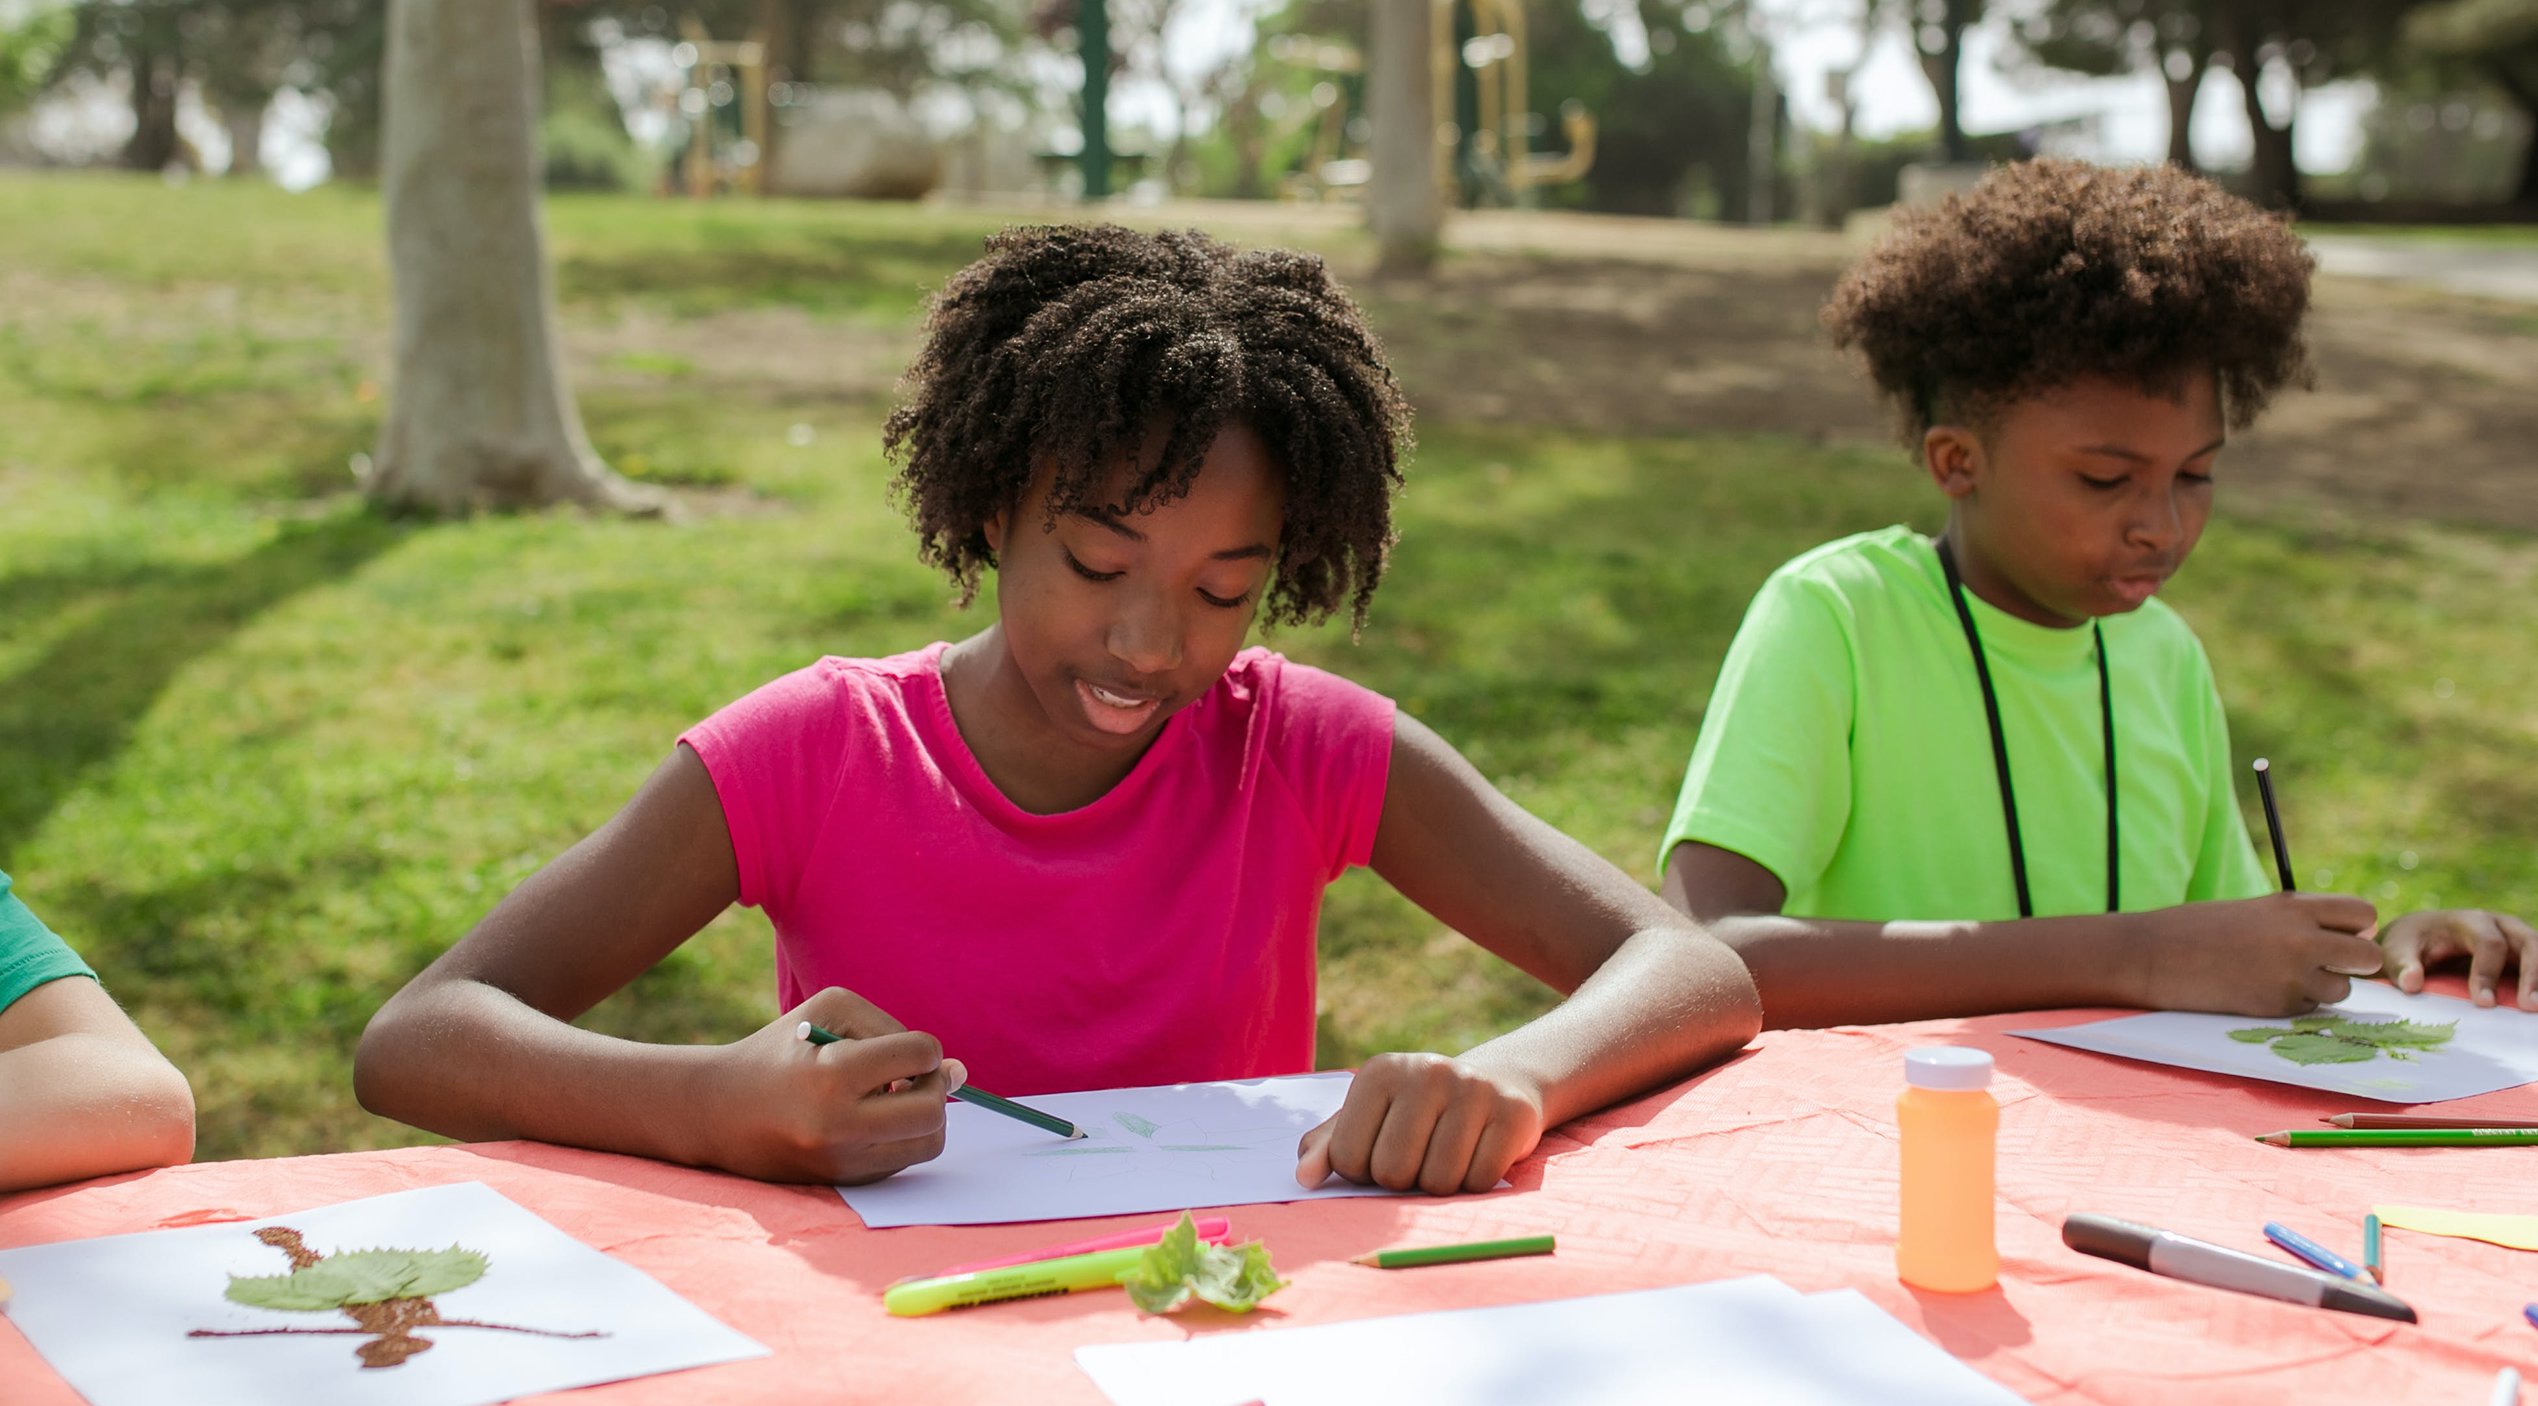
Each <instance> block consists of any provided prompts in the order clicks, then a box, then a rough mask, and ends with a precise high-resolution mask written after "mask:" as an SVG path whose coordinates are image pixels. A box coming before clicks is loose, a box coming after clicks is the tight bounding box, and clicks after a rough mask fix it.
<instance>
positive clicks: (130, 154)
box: [123, 45, 184, 171]
mask: <svg viewBox="0 0 2538 1406" xmlns="http://www.w3.org/2000/svg"><path fill="white" fill-rule="evenodd" d="M131 71H132V140H131V141H129V142H126V143H125V144H124V148H123V164H124V165H126V166H129V167H131V168H132V169H133V170H136V171H164V170H166V169H167V168H168V167H169V166H171V165H173V164H175V161H176V154H177V151H178V149H179V142H178V139H177V135H176V91H177V86H178V84H179V82H180V81H181V80H182V79H183V77H184V68H183V66H182V64H181V62H180V61H179V60H178V58H177V56H176V55H175V54H173V53H168V52H165V51H163V50H160V49H158V48H155V47H143V46H138V45H136V46H135V47H134V48H133V50H132V69H131Z"/></svg>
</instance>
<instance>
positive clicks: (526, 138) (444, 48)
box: [364, 0, 669, 514]
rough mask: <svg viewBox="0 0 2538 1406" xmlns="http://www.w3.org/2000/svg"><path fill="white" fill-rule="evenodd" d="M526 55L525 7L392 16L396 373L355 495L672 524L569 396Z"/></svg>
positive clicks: (439, 2)
mask: <svg viewBox="0 0 2538 1406" xmlns="http://www.w3.org/2000/svg"><path fill="white" fill-rule="evenodd" d="M536 44H537V31H536V29H535V28H534V25H533V21H532V19H531V16H530V13H529V6H528V4H527V0H390V3H389V8H388V45H387V75H386V96H385V100H384V109H385V116H384V124H385V127H386V131H385V134H384V147H385V150H384V151H383V153H382V157H381V162H380V166H381V186H382V189H383V191H384V193H385V195H386V198H387V218H388V265H389V271H390V275H391V278H392V281H393V282H394V284H395V287H396V333H395V346H394V367H395V369H394V376H393V380H392V382H391V393H390V398H389V406H388V423H387V428H386V430H385V431H384V432H383V433H382V435H381V437H380V441H379V454H378V460H377V464H376V467H375V468H374V470H373V471H372V473H371V475H370V477H369V480H368V482H367V483H366V484H365V485H364V486H365V488H366V489H367V491H368V492H369V494H370V496H371V498H372V499H373V500H374V501H377V502H379V503H381V504H383V505H386V506H390V507H394V508H399V509H406V510H419V511H424V512H432V513H459V512H467V511H471V510H474V509H478V508H519V507H534V506H540V505H544V504H550V503H564V502H570V503H581V504H586V505H588V506H591V507H596V508H605V509H610V510H614V511H622V512H636V513H646V514H658V513H662V512H665V511H666V510H667V509H668V506H669V500H668V497H667V495H665V494H663V493H661V492H660V491H659V490H657V489H652V488H646V487H642V486H639V485H636V484H631V483H628V482H626V481H625V480H624V479H621V478H619V477H618V476H617V475H616V474H614V473H612V472H610V471H609V469H608V467H607V466H606V465H605V464H602V463H601V462H600V461H599V456H598V455H597V454H596V453H594V452H593V451H592V449H591V447H590V441H589V440H588V438H586V437H585V436H584V435H583V433H582V422H581V415H580V413H579V412H578V411H577V410H576V409H575V408H574V405H573V398H572V391H571V389H570V387H569V386H568V385H567V384H566V382H565V380H564V375H563V368H562V366H561V364H560V361H561V358H560V356H559V354H558V348H557V345H556V338H555V294H554V289H553V287H552V285H551V284H550V283H549V282H548V279H547V272H546V252H545V241H544V235H543V232H542V230H541V220H540V216H539V206H538V160H537V131H536V127H537V122H536V112H537V107H536V94H537V90H538V72H537V48H536Z"/></svg>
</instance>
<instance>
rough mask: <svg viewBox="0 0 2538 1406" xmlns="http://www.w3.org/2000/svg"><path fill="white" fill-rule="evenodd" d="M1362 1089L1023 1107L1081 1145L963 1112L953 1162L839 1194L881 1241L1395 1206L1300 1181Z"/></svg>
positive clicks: (1262, 1085) (955, 1112)
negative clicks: (1311, 1139)
mask: <svg viewBox="0 0 2538 1406" xmlns="http://www.w3.org/2000/svg"><path fill="white" fill-rule="evenodd" d="M1349 1078H1350V1076H1349V1075H1348V1074H1346V1073H1344V1072H1342V1073H1329V1074H1295V1075H1289V1076H1287V1077H1285V1078H1280V1079H1243V1080H1237V1081H1233V1082H1228V1083H1217V1084H1165V1085H1160V1086H1157V1087H1154V1088H1145V1089H1097V1090H1094V1091H1091V1092H1088V1093H1072V1094H1045V1095H1040V1096H1035V1097H1032V1098H1028V1099H1024V1100H1022V1102H1024V1103H1027V1104H1029V1105H1030V1106H1032V1107H1033V1108H1036V1109H1039V1110H1040V1111H1042V1112H1044V1113H1053V1114H1055V1115H1057V1116H1058V1117H1060V1118H1064V1119H1065V1120H1067V1121H1068V1122H1070V1123H1073V1124H1074V1125H1075V1126H1077V1127H1079V1128H1082V1129H1083V1130H1084V1134H1085V1135H1084V1136H1083V1137H1082V1138H1078V1139H1072V1140H1070V1139H1066V1138H1061V1137H1058V1136H1056V1135H1054V1134H1051V1133H1046V1132H1043V1131H1041V1130H1040V1129H1038V1128H1035V1127H1032V1126H1031V1125H1030V1124H1028V1123H1022V1122H1018V1121H1016V1120H1014V1119H1012V1118H1008V1117H1005V1116H1004V1115H1003V1114H1001V1113H990V1112H988V1111H987V1110H986V1109H984V1108H979V1107H976V1106H974V1105H972V1104H966V1103H955V1104H953V1105H952V1106H951V1107H950V1108H949V1109H948V1110H946V1112H945V1117H944V1121H945V1123H946V1124H947V1126H946V1128H945V1130H944V1135H943V1154H942V1155H941V1156H939V1157H937V1158H935V1159H934V1160H933V1161H931V1162H923V1163H919V1164H918V1165H916V1166H913V1167H910V1168H908V1169H907V1170H905V1171H903V1172H899V1173H897V1174H895V1175H893V1176H891V1177H889V1178H887V1179H885V1180H882V1181H877V1182H874V1183H872V1184H871V1185H869V1186H841V1187H839V1188H838V1189H837V1194H838V1195H840V1196H843V1197H845V1198H846V1204H847V1205H849V1206H851V1207H853V1208H854V1210H855V1214H856V1215H858V1216H861V1217H862V1218H863V1222H864V1224H865V1225H868V1226H870V1227H872V1228H873V1229H875V1230H884V1229H888V1228H889V1227H892V1226H900V1225H997V1224H1001V1223H1003V1222H1006V1221H1024V1220H1070V1219H1073V1218H1075V1217H1078V1216H1116V1215H1127V1214H1130V1213H1132V1212H1138V1211H1189V1210H1197V1209H1199V1208H1201V1207H1205V1206H1256V1205H1261V1204H1264V1203H1267V1202H1272V1201H1310V1200H1315V1199H1318V1198H1323V1197H1332V1196H1389V1195H1391V1194H1393V1193H1391V1192H1388V1191H1385V1190H1383V1189H1381V1188H1379V1187H1372V1186H1356V1185H1352V1184H1349V1183H1346V1182H1342V1181H1340V1180H1339V1179H1338V1178H1336V1177H1334V1178H1332V1179H1331V1180H1330V1181H1329V1182H1327V1183H1325V1184H1324V1185H1322V1186H1321V1187H1319V1188H1316V1189H1314V1190H1310V1191H1308V1190H1306V1189H1305V1188H1303V1187H1301V1186H1298V1185H1296V1183H1295V1144H1296V1139H1298V1138H1300V1137H1302V1136H1304V1134H1305V1132H1306V1130H1308V1129H1310V1128H1311V1127H1312V1126H1313V1125H1314V1124H1316V1123H1319V1122H1321V1121H1322V1120H1323V1119H1325V1118H1328V1117H1330V1116H1331V1115H1332V1114H1333V1113H1336V1112H1338V1111H1339V1106H1340V1100H1342V1099H1344V1098H1346V1097H1347V1096H1348V1084H1349Z"/></svg>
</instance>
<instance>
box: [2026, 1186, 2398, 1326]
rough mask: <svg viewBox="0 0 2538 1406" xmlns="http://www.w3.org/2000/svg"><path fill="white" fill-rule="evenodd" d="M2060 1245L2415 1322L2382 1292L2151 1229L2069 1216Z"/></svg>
mask: <svg viewBox="0 0 2538 1406" xmlns="http://www.w3.org/2000/svg"><path fill="white" fill-rule="evenodd" d="M2062 1243H2063V1244H2065V1245H2068V1246H2070V1247H2071V1248H2072V1249H2074V1250H2077V1251H2079V1252H2080V1253H2082V1254H2084V1255H2096V1256H2097V1257H2099V1258H2100V1259H2110V1260H2117V1261H2120V1262H2122V1263H2124V1264H2128V1265H2131V1266H2132V1267H2133V1268H2135V1269H2146V1270H2149V1271H2150V1272H2151V1273H2153V1274H2162V1275H2166V1276H2167V1277H2168V1278H2170V1279H2183V1280H2186V1281H2187V1282H2189V1283H2194V1284H2209V1285H2211V1286H2212V1287H2213V1288H2216V1289H2235V1290H2237V1291H2238V1292H2240V1293H2242V1294H2256V1295H2259V1296H2261V1297H2264V1298H2269V1299H2281V1300H2282V1301H2283V1302H2285V1303H2299V1304H2309V1305H2312V1306H2314V1307H2317V1308H2333V1309H2341V1310H2343V1311H2344V1312H2346V1313H2367V1314H2369V1315H2370V1316H2372V1317H2374V1318H2394V1319H2396V1320H2397V1321H2398V1322H2400V1323H2412V1322H2414V1321H2415V1311H2414V1310H2413V1309H2412V1308H2410V1307H2408V1306H2407V1304H2406V1301H2405V1300H2403V1299H2400V1298H2398V1297H2397V1296H2396V1295H2394V1294H2391V1293H2389V1292H2387V1291H2386V1290H2384V1289H2375V1288H2372V1287H2371V1286H2370V1285H2368V1284H2356V1283H2354V1282H2353V1281H2352V1280H2350V1279H2344V1278H2340V1277H2338V1276H2336V1275H2332V1274H2320V1273H2318V1272H2317V1271H2316V1270H2312V1269H2299V1268H2296V1267H2294V1266H2292V1265H2287V1264H2284V1263H2283V1262H2282V1261H2280V1260H2272V1259H2266V1258H2264V1257H2263V1256H2261V1255H2250V1254H2243V1253H2241V1252H2239V1251H2237V1250H2233V1249H2230V1248H2228V1247H2227V1246H2223V1245H2215V1244H2212V1243H2210V1242H2209V1241H2204V1240H2190V1239H2188V1238H2186V1237H2185V1236H2182V1235H2178V1234H2176V1233H2174V1232H2172V1231H2166V1230H2155V1229H2152V1228H2151V1227H2149V1226H2146V1225H2136V1224H2135V1223H2133V1222H2131V1221H2128V1220H2117V1219H2116V1218H2115V1217H2113V1216H2093V1215H2088V1214H2085V1213H2084V1214H2080V1215H2074V1216H2071V1217H2069V1218H2068V1219H2066V1220H2064V1221H2063V1222H2062Z"/></svg>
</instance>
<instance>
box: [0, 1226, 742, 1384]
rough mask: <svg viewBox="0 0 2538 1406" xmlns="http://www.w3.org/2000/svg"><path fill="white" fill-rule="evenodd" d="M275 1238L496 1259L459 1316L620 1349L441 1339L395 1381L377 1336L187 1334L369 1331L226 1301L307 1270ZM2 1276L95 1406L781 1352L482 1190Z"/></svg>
mask: <svg viewBox="0 0 2538 1406" xmlns="http://www.w3.org/2000/svg"><path fill="white" fill-rule="evenodd" d="M266 1226H288V1227H290V1228H291V1229H294V1230H297V1231H299V1232H300V1233H301V1236H302V1238H303V1242H304V1243H305V1244H306V1246H307V1248H308V1249H309V1250H310V1251H311V1252H313V1253H317V1254H320V1255H327V1254H333V1253H336V1252H338V1251H343V1250H366V1249H396V1250H438V1249H444V1248H446V1247H448V1246H450V1245H452V1244H456V1245H460V1246H463V1247H465V1248H467V1249H470V1250H474V1251H476V1252H477V1253H479V1254H481V1255H483V1256H485V1258H486V1260H487V1261H488V1263H487V1267H486V1269H485V1273H484V1277H482V1278H480V1279H478V1280H477V1281H476V1282H474V1283H472V1284H469V1285H466V1286H464V1287H462V1288H458V1289H453V1290H450V1291H449V1292H447V1293H443V1294H438V1295H435V1296H434V1297H433V1304H434V1307H435V1309H436V1310H437V1311H438V1313H439V1314H440V1316H441V1317H442V1318H444V1319H450V1318H464V1319H472V1320H475V1321H478V1322H485V1323H501V1324H509V1325H514V1326H517V1327H527V1328H542V1329H547V1330H550V1331H561V1332H592V1331H596V1332H603V1333H605V1334H606V1335H607V1336H605V1337H596V1338H560V1337H541V1336H534V1335H531V1334H528V1333H516V1332H503V1331H497V1330H492V1329H485V1328H453V1327H446V1326H444V1327H431V1328H423V1329H419V1330H417V1331H418V1333H419V1335H420V1336H422V1337H424V1338H427V1339H429V1340H430V1341H431V1343H432V1347H431V1348H430V1349H429V1350H427V1351H424V1352H420V1353H417V1354H415V1355H414V1356H412V1357H409V1358H407V1359H406V1360H405V1361H404V1362H402V1363H399V1364H397V1365H396V1366H393V1367H379V1368H365V1367H363V1366H362V1365H361V1361H360V1359H359V1358H358V1357H356V1356H355V1355H354V1352H355V1350H356V1349H357V1348H359V1347H360V1346H361V1344H363V1343H365V1342H368V1341H370V1340H371V1337H372V1335H370V1334H367V1333H364V1332H361V1331H359V1330H355V1331H353V1332H347V1333H334V1334H313V1333H302V1332H294V1333H287V1334H283V1333H268V1334H262V1335H259V1336H254V1337H231V1338H196V1337H189V1336H187V1335H188V1334H189V1333H191V1332H192V1331H193V1330H194V1329H197V1328H205V1329H213V1330H219V1331H236V1330H239V1329H270V1328H293V1329H309V1328H328V1329H338V1328H344V1329H349V1328H353V1326H354V1325H353V1323H352V1321H351V1320H350V1319H348V1318H347V1317H345V1316H344V1315H343V1314H342V1313H341V1312H340V1311H335V1310H327V1311H321V1312H306V1313H301V1312H281V1311H277V1310H273V1309H264V1308H250V1307H247V1306H245V1305H242V1304H236V1303H232V1302H230V1301H229V1300H228V1299H226V1298H224V1297H223V1294H224V1292H225V1291H226V1290H227V1289H228V1287H229V1277H230V1276H231V1275H233V1274H234V1275H238V1276H240V1277H243V1278H254V1277H261V1276H266V1275H278V1274H287V1273H289V1272H290V1271H291V1263H290V1260H289V1258H288V1257H287V1256H286V1255H285V1254H284V1252H283V1251H281V1250H278V1249H275V1248H273V1247H272V1246H269V1245H266V1244H264V1243H262V1242H261V1241H259V1240H257V1239H256V1238H255V1233H256V1231H258V1230H260V1229H262V1228H264V1227H266ZM0 1277H5V1278H7V1279H8V1280H9V1281H10V1282H11V1283H12V1284H14V1285H15V1286H16V1287H17V1297H16V1298H15V1300H14V1301H12V1302H11V1303H10V1305H9V1320H10V1321H11V1322H13V1323H15V1324H16V1325H17V1326H18V1328H19V1329H20V1331H22V1332H24V1333H25V1334H26V1336H27V1339H28V1341H30V1342H32V1343H34V1345H35V1349H36V1351H38V1352H40V1353H42V1354H43V1355H44V1360H45V1361H47V1362H49V1363H51V1364H52V1365H53V1369H54V1370H55V1371H57V1372H59V1373H61V1374H62V1377H63V1378H64V1380H66V1381H68V1382H69V1383H70V1384H71V1386H72V1388H73V1389H75V1390H77V1391H78V1392H79V1394H80V1395H82V1396H84V1397H86V1398H88V1401H89V1403H90V1406H171V1404H172V1403H179V1402H181V1403H183V1406H298V1403H308V1406H482V1403H487V1402H495V1401H507V1400H509V1399H511V1398H512V1397H515V1396H526V1395H529V1394H531V1393H534V1392H541V1391H560V1390H563V1389H565V1388H568V1387H577V1386H590V1385H593V1384H595V1383H599V1382H614V1381H622V1380H624V1379H626V1378H628V1377H641V1376H649V1375H651V1374H653V1373H655V1372H674V1371H678V1370H680V1369H682V1368H687V1367H701V1366H705V1365H707V1364H708V1363H714V1362H735V1361H739V1360H740V1359H742V1358H748V1357H763V1356H765V1355H766V1353H767V1350H766V1349H765V1348H763V1347H761V1346H759V1345H758V1344H757V1343H754V1342H752V1341H750V1340H749V1339H747V1338H745V1337H742V1336H741V1335H740V1334H738V1333H735V1332H733V1331H732V1330H731V1329H729V1328H726V1327H724V1326H723V1325H722V1324H721V1323H718V1322H716V1321H715V1320H714V1319H713V1318H711V1317H709V1316H708V1315H707V1314H705V1313H704V1312H703V1311H702V1310H700V1309H698V1308H697V1307H695V1306H694V1305H693V1304H690V1303H689V1302H687V1300H685V1299H682V1298H680V1297H679V1296H678V1295H676V1294H674V1293H672V1292H670V1291H669V1290H668V1289H667V1288H664V1287H663V1286H662V1285H661V1284H660V1283H659V1282H658V1281H657V1280H654V1279H653V1278H651V1277H650V1276H649V1275H646V1274H644V1273H642V1272H641V1271H640V1270H636V1269H634V1268H632V1267H630V1266H628V1265H625V1264H621V1263H619V1262H618V1261H616V1260H614V1259H611V1258H609V1257H608V1256H607V1255H604V1254H602V1253H600V1252H599V1251H597V1250H594V1249H592V1248H590V1247H589V1246H587V1245H584V1244H582V1243H580V1242H579V1241H576V1240H574V1239H572V1238H571V1237H569V1236H567V1235H566V1234H564V1232H562V1231H560V1230H557V1229H556V1228H555V1227H554V1226H551V1225H549V1224H547V1223H546V1222H545V1221H543V1220H540V1219H539V1218H538V1217H536V1216H535V1215H532V1214H530V1213H529V1212H528V1211H526V1210H523V1209H522V1208H521V1207H520V1206H518V1205H516V1204H514V1203H513V1202H511V1201H509V1200H507V1199H505V1198H504V1197H503V1196H502V1195H501V1194H500V1193H498V1192H496V1191H494V1190H492V1189H491V1188H489V1187H487V1186H485V1185H484V1184H483V1183H481V1182H464V1183H460V1184H458V1185H454V1186H433V1187H425V1188H423V1189H421V1190H417V1191H400V1192H396V1193H393V1194H391V1195H386V1196H372V1197H368V1198H366V1199H363V1200H359V1201H346V1202H343V1203H341V1204H339V1205H333V1206H322V1207H318V1208H316V1209H313V1210H307V1211H299V1212H295V1213H293V1214H291V1215H286V1216H275V1217H273V1218H271V1219H270V1220H260V1221H235V1222H230V1223H226V1224H221V1225H204V1226H193V1227H188V1228H186V1229H182V1230H152V1231H144V1232H141V1233H139V1234H134V1235H111V1236H104V1237H100V1238H98V1239H93V1240H70V1241H64V1242H62V1243H59V1244H53V1245H34V1246H29V1247H26V1248H24V1249H16V1250H0ZM5 1395H7V1393H6V1392H4V1391H0V1396H5Z"/></svg>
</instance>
